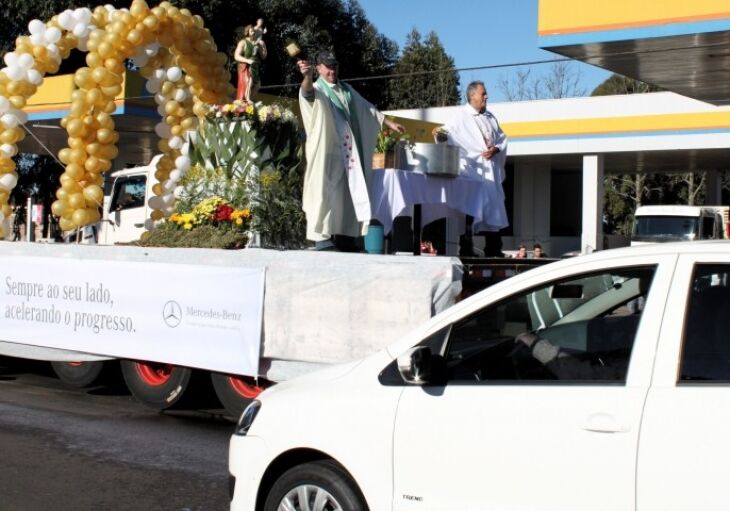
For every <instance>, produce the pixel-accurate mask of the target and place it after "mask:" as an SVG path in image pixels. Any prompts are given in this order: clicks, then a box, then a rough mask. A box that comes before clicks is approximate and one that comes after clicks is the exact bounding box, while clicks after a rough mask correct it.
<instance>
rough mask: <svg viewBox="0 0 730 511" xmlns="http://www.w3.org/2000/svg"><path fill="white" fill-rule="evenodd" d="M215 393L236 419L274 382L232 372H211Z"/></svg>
mask: <svg viewBox="0 0 730 511" xmlns="http://www.w3.org/2000/svg"><path fill="white" fill-rule="evenodd" d="M210 379H211V381H212V382H213V389H214V390H215V395H216V396H218V399H219V400H220V402H221V404H222V405H223V407H224V408H225V409H226V411H227V412H228V413H229V414H230V415H232V416H233V417H235V418H236V419H237V418H238V417H240V416H241V414H242V413H243V411H244V410H245V409H246V407H247V406H248V405H249V404H250V403H251V401H253V400H254V399H256V397H257V396H258V395H259V394H261V392H263V391H264V389H266V388H267V387H270V386H271V385H272V383H271V382H270V381H267V380H263V379H259V380H258V382H257V381H256V380H255V379H254V378H251V377H250V376H235V375H232V374H221V373H211V374H210Z"/></svg>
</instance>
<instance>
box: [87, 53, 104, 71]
mask: <svg viewBox="0 0 730 511" xmlns="http://www.w3.org/2000/svg"><path fill="white" fill-rule="evenodd" d="M101 63H102V58H101V57H100V56H99V54H98V53H96V52H89V53H87V54H86V65H88V66H89V67H90V68H92V69H93V68H95V67H99V66H100V65H101Z"/></svg>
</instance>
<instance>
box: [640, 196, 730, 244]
mask: <svg viewBox="0 0 730 511" xmlns="http://www.w3.org/2000/svg"><path fill="white" fill-rule="evenodd" d="M725 230H726V229H725V221H724V218H723V214H722V212H721V211H719V208H717V207H709V206H681V205H675V206H641V207H639V208H637V209H636V213H635V214H634V227H633V230H632V233H631V245H632V246H635V245H644V244H647V243H664V242H668V241H693V240H715V239H723V238H724V237H725Z"/></svg>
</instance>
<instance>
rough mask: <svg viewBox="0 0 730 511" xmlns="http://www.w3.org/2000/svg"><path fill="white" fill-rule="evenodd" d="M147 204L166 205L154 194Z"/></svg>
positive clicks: (155, 207) (157, 207)
mask: <svg viewBox="0 0 730 511" xmlns="http://www.w3.org/2000/svg"><path fill="white" fill-rule="evenodd" d="M0 179H2V177H0ZM0 184H2V183H0ZM147 204H149V206H150V207H151V208H152V209H162V208H164V207H165V203H164V202H162V197H160V196H158V195H153V196H152V197H150V200H149V201H147Z"/></svg>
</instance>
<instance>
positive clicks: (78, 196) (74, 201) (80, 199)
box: [68, 193, 86, 209]
mask: <svg viewBox="0 0 730 511" xmlns="http://www.w3.org/2000/svg"><path fill="white" fill-rule="evenodd" d="M68 205H69V206H70V207H71V208H73V209H79V208H83V207H85V206H86V200H85V199H84V195H83V194H82V193H72V194H71V195H69V197H68Z"/></svg>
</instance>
